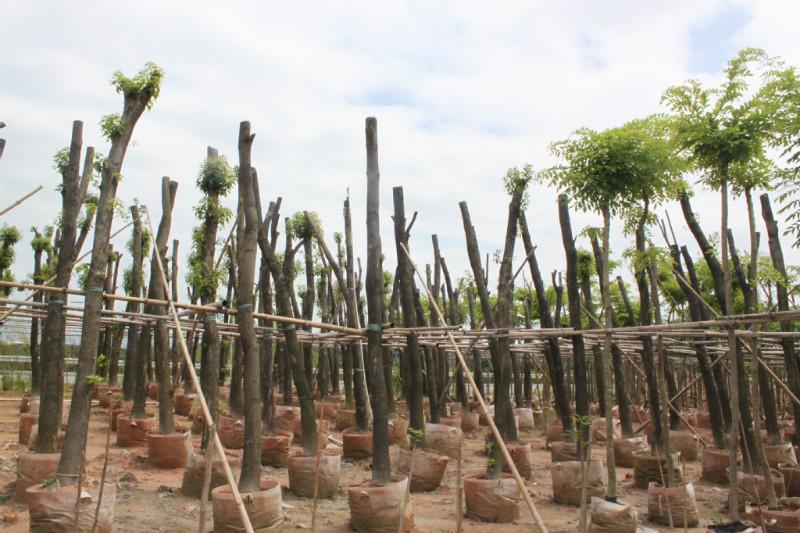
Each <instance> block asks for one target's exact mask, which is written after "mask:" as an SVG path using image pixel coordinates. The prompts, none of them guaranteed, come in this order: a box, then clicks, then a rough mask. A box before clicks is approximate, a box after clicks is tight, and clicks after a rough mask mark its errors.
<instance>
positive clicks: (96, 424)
mask: <svg viewBox="0 0 800 533" xmlns="http://www.w3.org/2000/svg"><path fill="white" fill-rule="evenodd" d="M11 398H14V396H9V395H5V394H4V395H3V396H2V398H0V515H2V516H7V515H9V514H11V516H10V517H8V518H10V519H11V520H13V519H14V515H15V518H16V519H17V522H16V523H8V522H3V521H0V530H3V531H9V532H12V531H19V532H23V531H24V532H26V531H28V511H27V508H26V507H25V506H23V505H19V504H16V503H14V485H15V482H16V455H17V454H18V453H21V452H22V451H25V450H26V448H27V447H25V446H22V445H20V444H18V443H17V440H18V433H17V432H18V412H19V402H18V401H11ZM176 422H178V423H180V424H181V425H187V426H188V425H189V423H188V421H187V419H185V418H184V417H179V416H176ZM107 428H108V415H107V413H106V412H105V410H103V409H99V408H95V409H94V410H93V412H92V417H91V426H90V435H89V443H88V450H87V454H86V457H87V461H88V464H87V475H88V477H89V478H93V479H95V480H99V479H100V474H101V471H102V466H103V456H104V449H105V436H106V431H107ZM332 436H333V437H334V438H336V439H337V440H340V435H339V434H338V433H333V434H332ZM521 440H522V441H523V442H531V443H532V446H533V448H534V470H533V481H530V482H528V483H527V485H528V490H529V491H530V494H531V495H532V497H533V500H534V502H535V504H536V506H537V508H538V510H539V513H540V514H541V516H542V518H543V520H544V522H545V524H547V526H548V528H549V529H550V531H551V532H553V533H559V532H570V533H574V532H576V531H577V530H578V508H576V507H570V506H564V505H557V504H555V503H553V501H552V490H551V481H550V472H549V470H550V453H549V452H548V451H546V450H545V448H544V436H543V434H542V432H541V431H540V430H533V431H523V432H521ZM483 441H484V438H483V430H482V431H481V432H475V433H473V434H467V435H466V440H465V444H464V461H463V463H464V464H463V471H464V473H465V474H466V473H473V472H480V471H482V470H483V469H484V468H485V466H484V465H485V463H486V457H485V456H484V455H482V454H481V450H482V447H483ZM111 442H112V444H111V449H110V452H109V467H108V479H109V480H112V481H116V480H118V479H119V478H120V477H121V476H123V474H126V473H132V474H133V475H134V476H135V477H136V479H137V480H138V481H137V482H136V483H132V484H130V485H131V486H128V484H124V485H123V486H120V488H119V490H118V493H117V501H116V508H115V517H114V524H115V528H114V531H116V532H120V533H122V532H154V531H182V532H190V531H197V527H198V519H199V510H200V502H199V501H198V500H193V499H189V498H185V497H183V496H181V494H180V485H181V477H182V473H183V472H182V469H175V470H158V469H155V468H153V467H151V466H150V465H148V464H147V449H146V447H142V448H127V449H122V448H119V447H118V446H116V445H115V444H114V443H115V442H116V435H112V438H111ZM193 443H194V446H195V449H199V437H197V436H194V437H193ZM297 449H298V450H299V448H297ZM396 451H397V450H396V447H395V446H393V447H392V455H393V456H394V454H395V453H396ZM592 453H593V456H594V457H595V458H597V459H602V458H604V457H605V445H595V446H594V447H593V452H592ZM617 475H618V478H619V479H620V485H619V495H620V497H621V498H622V499H623V500H624V501H626V502H630V503H633V504H635V506H636V509H637V511H638V513H639V517H640V522H641V525H643V526H645V527H649V528H652V529H654V530H658V531H666V530H667V528H661V527H659V526H656V525H654V524H652V523H649V522H647V521H646V517H647V495H646V492H645V491H643V490H639V489H634V488H632V481H633V471H632V469H628V468H619V469H618V474H617ZM264 476H265V477H269V478H272V479H277V480H279V481H280V482H281V484H282V485H283V487H284V490H283V502H284V511H285V520H284V524H283V529H282V530H283V531H288V532H295V531H298V532H299V531H306V530H310V529H311V500H310V499H306V498H298V497H296V496H294V495H292V494H291V493H290V492H289V491H288V477H287V473H286V469H275V468H270V467H265V468H264ZM369 478H370V462H369V461H368V460H364V461H352V460H348V459H345V460H343V461H342V477H341V480H340V484H339V487H340V488H339V492H338V493H337V495H336V497H335V498H333V499H330V500H321V501H320V502H319V504H318V507H317V523H318V530H319V531H326V532H327V531H330V532H336V533H339V532H345V531H350V529H349V527H348V521H349V517H350V511H349V508H348V504H347V495H346V492H345V487H347V486H348V485H352V484H357V483H360V482H361V481H364V480H366V479H369ZM699 478H700V463H699V462H698V461H695V462H693V463H687V464H686V479H688V480H691V481H693V482H694V485H695V491H696V495H697V504H698V509H699V512H700V518H701V520H700V525H701V527H700V528H697V529H693V530H690V531H705V530H706V526H707V525H708V524H709V523H711V522H714V521H716V520H719V519H721V518H724V505H725V500H726V498H727V492H728V491H727V489H726V488H725V487H720V486H716V485H713V484H709V483H706V482H702V481H699ZM455 488H456V464H455V461H453V460H451V461H450V464H449V465H448V467H447V473H446V474H445V477H444V480H443V482H442V485H441V486H440V487H439V488H438V489H437V490H435V491H433V492H429V493H417V494H413V495H412V502H413V509H414V517H415V524H416V527H417V530H418V531H420V532H449V531H455V528H456V526H455V524H456V505H455ZM210 515H211V510H210V505H209V511H208V515H207V516H208V521H207V524H206V531H211V530H212V527H213V525H212V521H211V516H210ZM520 515H521V519H520V520H519V521H518V522H517V523H515V524H484V523H480V522H475V521H473V520H470V519H468V518H465V519H464V523H463V529H464V531H466V532H489V531H534V530H535V526H533V520H532V518H531V516H530V514H529V513H528V511H527V508H526V507H525V505H524V503H521V504H520Z"/></svg>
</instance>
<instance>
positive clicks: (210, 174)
mask: <svg viewBox="0 0 800 533" xmlns="http://www.w3.org/2000/svg"><path fill="white" fill-rule="evenodd" d="M196 183H197V187H198V188H199V189H200V190H201V191H203V193H205V194H206V195H209V196H225V195H227V194H228V193H229V192H230V191H231V189H232V188H233V185H234V184H235V183H236V174H235V173H234V171H233V169H231V166H230V165H229V164H228V160H227V159H225V157H224V156H219V157H211V158H208V159H206V160H205V161H203V164H202V165H200V172H199V173H198V175H197V182H196Z"/></svg>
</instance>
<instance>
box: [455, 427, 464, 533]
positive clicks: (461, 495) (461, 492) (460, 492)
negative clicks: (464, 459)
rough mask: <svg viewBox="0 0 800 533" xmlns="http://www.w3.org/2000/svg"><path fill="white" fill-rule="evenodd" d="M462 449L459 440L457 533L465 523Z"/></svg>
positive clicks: (459, 532)
mask: <svg viewBox="0 0 800 533" xmlns="http://www.w3.org/2000/svg"><path fill="white" fill-rule="evenodd" d="M462 448H463V446H462V441H461V439H458V459H457V462H456V533H461V528H462V522H463V521H464V509H463V505H464V503H463V499H464V481H463V479H462V478H461V453H462V451H463V450H462Z"/></svg>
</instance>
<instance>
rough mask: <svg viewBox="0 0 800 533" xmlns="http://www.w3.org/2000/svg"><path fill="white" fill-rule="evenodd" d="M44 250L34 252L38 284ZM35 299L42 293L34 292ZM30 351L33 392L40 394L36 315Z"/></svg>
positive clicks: (32, 323) (35, 276) (41, 279)
mask: <svg viewBox="0 0 800 533" xmlns="http://www.w3.org/2000/svg"><path fill="white" fill-rule="evenodd" d="M43 251H44V250H43V249H41V248H37V249H35V250H34V252H33V282H34V283H35V284H37V285H40V284H42V283H44V281H45V280H44V278H43V277H42V252H43ZM33 301H34V302H36V303H39V302H41V301H42V293H41V292H35V293H33ZM30 339H31V340H30V352H31V392H32V393H33V394H39V390H40V383H41V375H40V370H39V319H38V318H36V317H34V318H32V319H31V335H30Z"/></svg>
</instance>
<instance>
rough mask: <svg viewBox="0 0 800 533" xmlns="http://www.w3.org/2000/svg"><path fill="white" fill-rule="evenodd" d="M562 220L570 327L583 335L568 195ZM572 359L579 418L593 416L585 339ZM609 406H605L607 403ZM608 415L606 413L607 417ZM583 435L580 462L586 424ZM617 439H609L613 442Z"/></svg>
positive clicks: (575, 339) (561, 199)
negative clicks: (591, 414)
mask: <svg viewBox="0 0 800 533" xmlns="http://www.w3.org/2000/svg"><path fill="white" fill-rule="evenodd" d="M558 218H559V220H560V222H561V240H562V242H563V244H564V252H565V254H566V259H567V301H568V302H569V322H570V326H571V327H572V328H573V329H575V330H577V331H580V330H582V329H583V325H582V323H581V314H582V313H581V297H580V290H579V289H578V250H577V249H576V248H575V238H574V237H573V236H572V223H571V221H570V217H569V198H568V197H567V195H566V194H559V195H558ZM570 340H571V341H572V359H573V362H574V372H575V411H576V412H577V414H578V415H579V416H589V392H588V383H587V379H588V375H587V373H588V369H587V366H586V348H585V346H584V343H583V336H582V335H572V336H571V337H570ZM603 403H605V402H603ZM605 415H606V413H605V412H604V416H605ZM580 430H581V435H580V437H579V438H578V444H577V455H578V460H583V452H584V451H585V449H584V446H583V443H584V442H587V441H588V440H589V426H588V425H585V424H582V425H581V427H580ZM612 437H613V435H608V438H612Z"/></svg>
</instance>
